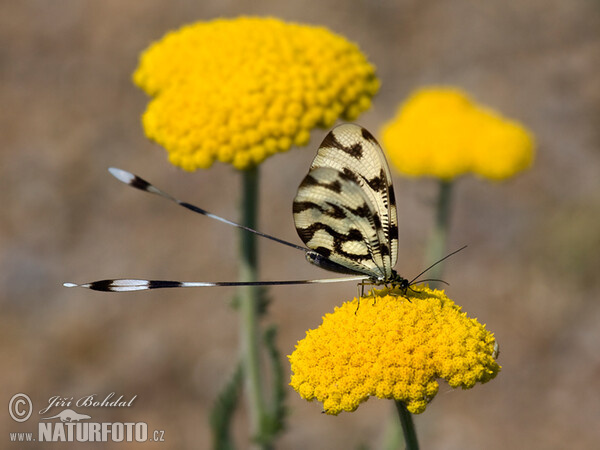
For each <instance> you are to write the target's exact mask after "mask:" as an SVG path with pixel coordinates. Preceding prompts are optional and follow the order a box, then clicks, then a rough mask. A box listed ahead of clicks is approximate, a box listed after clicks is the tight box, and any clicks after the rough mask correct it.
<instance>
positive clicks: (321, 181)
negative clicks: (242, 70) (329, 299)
mask: <svg viewBox="0 0 600 450" xmlns="http://www.w3.org/2000/svg"><path fill="white" fill-rule="evenodd" d="M109 171H110V173H111V174H112V175H113V176H114V177H115V178H117V179H118V180H119V181H121V182H123V183H125V184H127V185H129V186H131V187H134V188H136V189H140V190H142V191H146V192H149V193H151V194H155V195H159V196H161V197H163V198H166V199H168V200H170V201H172V202H175V203H177V204H179V205H180V206H183V207H184V208H187V209H189V210H191V211H193V212H196V213H199V214H203V215H205V216H207V217H210V218H212V219H215V220H218V221H220V222H223V223H225V224H227V225H231V226H234V227H237V228H241V229H243V230H246V231H248V232H251V233H255V234H257V235H258V236H262V237H264V238H267V239H271V240H273V241H275V242H279V243H280V244H284V245H287V246H289V247H292V248H295V249H297V250H300V251H302V252H304V254H305V257H306V259H307V260H308V261H309V262H310V263H312V264H314V265H316V266H319V267H322V268H323V269H326V270H329V271H332V272H337V273H342V274H346V275H351V276H347V277H337V278H325V279H317V280H281V281H255V282H241V281H239V282H238V281H220V282H204V281H167V280H141V279H109V280H100V281H93V282H90V283H85V284H75V283H64V286H66V287H83V288H88V289H93V290H97V291H110V292H124V291H139V290H146V289H158V288H174V287H207V286H248V285H250V286H266V285H292V284H313V283H337V282H345V281H357V282H359V286H362V287H363V288H364V286H365V285H387V286H392V287H400V289H401V290H402V291H403V292H405V291H406V290H407V289H408V288H409V287H410V286H411V285H412V284H414V283H415V280H416V279H417V278H418V277H420V276H421V275H422V274H423V273H425V272H426V271H427V270H429V268H431V267H433V265H432V266H431V267H429V268H428V269H426V270H425V271H423V272H421V273H420V274H419V275H417V277H415V278H413V279H412V280H411V281H409V280H407V279H406V278H403V277H402V276H400V275H399V274H398V273H397V272H396V271H395V270H394V266H395V264H396V260H397V258H398V219H397V213H396V200H395V197H394V187H393V185H392V178H391V173H390V169H389V166H388V164H387V161H386V159H385V156H384V154H383V150H382V149H381V147H380V146H379V144H378V143H377V141H376V140H375V138H374V137H373V135H372V134H371V133H369V132H368V131H367V130H366V129H364V128H362V127H360V126H358V125H355V124H342V125H339V126H337V127H336V128H334V129H333V130H332V131H331V132H330V133H329V134H328V135H327V136H326V137H325V139H324V140H323V143H322V144H321V145H320V147H319V149H318V151H317V155H316V156H315V159H314V160H313V162H312V164H311V166H310V169H309V171H308V174H307V175H306V177H305V178H304V180H303V181H302V183H300V186H299V187H298V192H297V194H296V197H295V198H294V203H293V214H294V224H295V226H296V231H297V232H298V235H299V236H300V239H302V241H303V242H304V243H305V244H306V247H302V246H299V245H296V244H294V243H291V242H288V241H285V240H283V239H279V238H277V237H274V236H271V235H268V234H265V233H262V232H260V231H256V230H253V229H251V228H248V227H245V226H243V225H240V224H237V223H235V222H232V221H230V220H227V219H224V218H222V217H219V216H217V215H215V214H212V213H210V212H208V211H206V210H204V209H202V208H199V207H197V206H194V205H192V204H190V203H187V202H184V201H181V200H178V199H176V198H175V197H172V196H171V195H170V194H168V193H166V192H164V191H161V190H160V189H158V188H156V187H155V186H153V185H152V184H150V183H148V182H147V181H145V180H143V179H142V178H140V177H138V176H136V175H134V174H132V173H130V172H127V171H124V170H121V169H116V168H110V169H109ZM463 248H464V247H463ZM460 250H462V249H460ZM460 250H457V251H460ZM454 253H456V252H453V253H451V254H450V255H448V256H446V257H445V258H443V259H442V260H440V261H438V262H436V263H435V264H438V263H439V262H441V261H443V260H444V259H446V258H448V257H449V256H451V255H453V254H454ZM435 264H434V265H435ZM422 281H441V280H422Z"/></svg>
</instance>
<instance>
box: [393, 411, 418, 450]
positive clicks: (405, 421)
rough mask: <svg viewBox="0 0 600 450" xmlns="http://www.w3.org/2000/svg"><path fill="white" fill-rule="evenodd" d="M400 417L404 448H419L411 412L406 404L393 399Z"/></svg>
mask: <svg viewBox="0 0 600 450" xmlns="http://www.w3.org/2000/svg"><path fill="white" fill-rule="evenodd" d="M394 403H395V404H396V409H397V410H398V417H400V424H401V425H402V431H403V432H404V443H405V445H406V446H405V448H406V450H419V442H418V441H417V432H416V430H415V424H414V423H413V419H412V414H411V413H409V412H408V410H407V409H406V405H404V403H402V402H400V401H394Z"/></svg>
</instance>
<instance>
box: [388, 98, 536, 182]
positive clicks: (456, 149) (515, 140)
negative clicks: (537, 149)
mask: <svg viewBox="0 0 600 450" xmlns="http://www.w3.org/2000/svg"><path fill="white" fill-rule="evenodd" d="M382 140H383V144H384V147H385V148H386V149H387V151H388V154H389V157H390V161H391V163H392V164H393V165H394V166H395V167H396V169H398V171H400V172H401V173H403V174H405V175H409V176H433V177H437V178H440V179H443V180H451V179H453V178H455V177H457V176H459V175H463V174H466V173H474V174H477V175H479V176H482V177H485V178H488V179H492V180H502V179H505V178H509V177H511V176H513V175H515V174H517V173H518V172H520V171H522V170H524V169H527V168H528V167H529V166H530V165H531V164H532V162H533V157H534V139H533V136H532V134H531V133H530V132H529V131H528V130H527V129H526V128H525V127H524V126H522V125H521V124H519V123H517V122H515V121H513V120H509V119H507V118H504V117H502V116H501V115H500V114H498V113H496V112H494V111H492V110H490V109H487V108H485V107H483V106H479V105H477V104H476V103H475V102H473V101H472V100H471V99H470V98H469V97H468V96H467V94H466V93H464V92H462V91H460V90H458V89H453V88H424V89H421V90H418V91H417V92H415V93H414V94H413V95H411V96H410V97H409V98H408V100H406V102H405V103H404V104H403V105H402V106H401V107H400V109H399V110H398V113H397V115H396V117H395V118H394V119H392V120H391V121H390V122H388V123H387V124H386V125H385V126H384V127H383V129H382Z"/></svg>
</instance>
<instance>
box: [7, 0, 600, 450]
mask: <svg viewBox="0 0 600 450" xmlns="http://www.w3.org/2000/svg"><path fill="white" fill-rule="evenodd" d="M251 3H252V6H246V3H245V2H240V1H229V2H219V1H173V2H160V1H129V2H122V1H116V0H110V1H95V2H92V1H79V0H63V1H52V2H51V1H23V2H10V1H4V2H2V3H1V4H0V40H1V46H0V99H1V108H0V130H1V135H2V145H1V146H0V155H1V159H0V196H1V197H0V202H1V208H2V213H1V215H0V311H1V313H0V336H1V338H0V358H1V363H2V372H1V378H0V404H2V405H4V406H2V409H3V411H4V413H3V414H2V417H3V420H2V422H1V426H0V431H1V432H0V447H2V448H11V447H10V444H9V442H8V436H7V434H8V432H9V431H33V430H35V429H36V427H37V421H38V420H37V419H38V418H39V415H38V414H37V411H39V409H41V408H42V407H43V406H45V404H46V402H47V399H48V398H49V397H51V396H55V395H61V396H66V397H75V398H78V397H80V396H83V395H90V394H98V395H99V396H100V397H103V396H105V395H107V394H108V393H110V392H116V393H117V395H120V394H124V395H125V396H126V397H131V396H133V395H137V396H138V397H137V399H136V401H135V404H134V406H133V407H132V408H126V409H121V410H113V409H105V410H92V411H93V414H92V416H93V418H94V419H96V420H99V421H121V422H126V421H133V422H146V423H148V425H149V427H150V429H162V430H165V431H166V435H165V439H166V443H165V444H163V445H162V446H161V448H209V446H210V434H209V429H208V425H207V421H208V417H207V416H208V413H209V411H210V408H211V405H212V403H213V401H214V400H215V397H216V395H217V392H218V391H219V390H220V389H221V387H222V385H223V382H224V380H225V379H226V378H227V377H229V375H230V373H231V371H232V369H233V367H234V365H235V361H236V359H237V356H238V331H237V315H236V313H235V312H234V311H233V310H232V309H231V307H230V305H229V299H230V298H231V297H232V296H233V295H234V291H233V290H231V289H229V288H223V289H204V290H170V291H154V292H142V293H130V294H120V295H119V294H103V293H96V292H91V291H85V290H74V289H73V290H67V289H65V288H63V287H62V283H63V282H64V281H75V282H85V281H90V280H94V279H102V278H109V277H123V276H128V277H154V278H163V279H182V280H233V279H235V278H236V262H235V261H236V244H237V235H236V233H235V231H234V230H232V229H229V228H228V227H226V226H224V225H221V224H219V223H216V222H215V223H213V221H211V220H209V219H206V218H203V217H199V216H198V217H196V216H194V215H193V214H191V213H189V212H187V211H185V210H183V209H182V208H178V207H176V206H174V205H172V204H169V203H168V202H165V201H162V200H161V199H159V198H155V197H151V196H149V195H146V194H143V193H141V192H138V191H134V190H132V189H129V188H127V187H125V186H123V185H122V184H120V183H118V182H117V181H115V180H114V179H113V178H112V177H110V176H109V174H108V172H107V171H106V169H107V167H109V166H117V167H121V168H124V169H127V170H131V171H134V172H135V173H137V174H139V175H141V176H143V177H144V178H147V179H148V180H150V181H152V182H153V183H155V184H156V185H158V186H159V187H161V188H164V189H165V190H167V191H169V192H171V193H173V194H174V195H176V196H178V197H180V198H183V199H185V200H187V201H189V202H192V203H195V204H197V205H200V206H202V207H204V208H206V209H208V210H210V211H213V212H215V213H217V214H221V215H223V216H225V217H228V218H232V219H234V220H235V219H236V218H237V215H238V208H237V204H238V201H239V187H240V177H239V175H238V174H237V173H235V172H234V171H233V170H232V169H230V168H229V167H226V166H223V165H216V166H215V167H214V168H212V169H210V170H208V171H202V172H197V173H193V174H189V173H184V172H182V171H180V170H178V169H176V168H174V167H172V166H170V165H169V164H168V163H167V160H166V152H164V151H163V150H162V149H161V148H159V147H158V146H156V145H154V144H152V143H151V142H149V141H147V140H146V139H145V138H144V135H143V131H142V128H141V125H140V114H141V113H142V112H143V110H144V108H145V105H146V101H147V98H146V97H145V96H144V94H143V93H142V92H141V91H139V90H138V89H136V88H135V87H134V86H133V84H132V83H131V80H130V77H131V73H132V72H133V70H134V68H135V66H136V64H137V58H138V54H139V52H140V51H141V50H143V49H144V48H145V47H146V46H147V45H148V44H149V43H150V42H151V41H153V40H156V39H159V38H161V37H162V36H163V34H164V33H166V32H167V31H168V30H171V29H174V28H178V27H179V26H181V25H183V24H185V23H188V22H191V21H196V20H210V19H213V18H216V17H221V16H225V17H233V16H236V15H240V14H256V15H273V16H276V17H279V18H282V19H285V20H291V21H298V22H304V23H309V24H317V25H324V26H327V27H329V28H330V29H332V30H333V31H335V32H338V33H341V34H344V35H345V36H346V37H347V38H349V39H350V40H352V41H355V42H357V43H358V44H359V45H360V47H361V48H362V49H363V51H364V52H365V53H366V54H367V55H368V57H369V58H370V60H371V61H372V62H373V63H374V64H375V65H376V67H377V68H378V74H379V76H380V78H381V81H382V88H381V91H380V94H379V95H378V96H377V97H376V99H375V101H374V107H373V109H372V110H370V111H369V112H367V113H365V114H364V115H363V116H362V117H361V118H360V119H359V120H358V122H359V123H361V124H362V125H364V126H366V127H367V128H369V129H370V130H371V131H373V132H374V133H375V134H376V135H378V133H379V128H380V126H381V125H382V124H383V122H384V121H386V120H388V119H389V118H390V117H391V116H392V115H393V114H394V113H395V110H396V108H397V105H398V104H399V103H400V102H401V101H403V100H404V99H405V98H406V96H407V95H408V94H409V93H410V92H411V91H412V90H413V89H415V88H417V87H420V86H423V85H428V84H451V85H456V86H459V87H461V88H464V89H466V90H467V91H469V92H470V93H471V94H472V95H473V96H474V97H475V98H476V99H477V100H478V101H480V102H481V103H483V104H486V105H489V106H490V107H493V108H495V109H497V110H499V111H501V112H503V113H504V114H505V115H507V116H509V117H512V118H515V119H517V120H520V121H522V122H523V123H525V124H526V125H527V126H528V127H530V128H531V129H532V131H533V132H534V133H535V135H536V136H537V140H538V144H539V147H538V155H537V160H536V162H535V165H534V167H533V168H532V169H531V170H530V171H528V172H526V173H524V174H522V175H520V176H518V177H517V178H515V179H514V180H511V181H509V182H506V183H503V184H494V185H493V184H490V183H487V182H482V181H479V180H476V179H474V178H471V177H469V178H465V179H462V180H460V182H459V183H458V185H457V188H456V190H455V194H456V195H455V197H454V198H455V203H454V209H453V217H452V231H451V238H450V242H449V248H451V249H454V248H457V247H458V246H461V245H463V244H468V245H469V248H468V249H467V250H466V251H464V252H462V253H460V254H459V255H457V256H456V257H453V258H452V260H451V261H450V262H449V264H448V265H447V266H446V271H445V275H444V278H445V279H446V280H448V281H449V282H450V284H451V286H450V287H449V288H448V289H447V292H448V294H449V295H450V297H451V298H453V299H454V300H455V301H456V302H457V303H459V304H461V305H462V306H463V308H464V311H465V312H467V313H468V314H469V315H470V316H472V317H477V318H478V319H479V320H480V321H481V322H483V323H486V324H487V327H488V328H489V329H490V330H491V331H493V332H494V333H495V334H496V336H497V339H498V341H499V343H500V347H501V356H500V363H501V364H502V366H503V370H502V372H501V373H500V374H499V376H498V377H497V378H496V379H495V380H493V381H492V382H490V383H489V384H486V385H478V386H476V387H475V388H474V389H472V390H469V391H464V392H463V391H453V390H451V389H450V388H448V387H447V386H446V385H445V384H442V385H441V388H440V392H439V394H438V396H437V397H436V398H435V400H434V401H433V402H432V404H431V405H430V406H429V407H428V409H427V411H426V412H425V413H424V414H422V415H420V416H417V417H416V425H417V430H418V433H419V437H420V440H421V444H422V448H426V449H428V448H442V449H481V448H486V449H506V448H523V449H525V448H543V449H575V448H577V449H582V448H592V447H595V446H597V445H598V443H599V442H600V428H599V427H598V423H599V422H600V350H599V344H600V302H599V301H598V300H599V297H600V282H599V281H598V273H599V270H600V150H599V148H600V78H599V75H598V74H599V72H600V3H598V2H597V1H592V0H571V1H569V2H564V1H558V0H551V1H543V0H527V1H522V2H503V1H500V0H493V1H487V2H477V1H458V0H457V1H431V2H421V1H417V0H402V1H391V0H388V1H379V2H378V1H359V0H355V1H335V0H320V1H318V2H317V1H314V2H278V1H267V0H262V1H256V2H251ZM324 134H325V131H323V132H316V133H315V134H314V136H313V140H312V141H311V144H310V146H309V147H305V148H302V149H293V150H292V151H291V152H289V153H288V154H285V155H278V156H275V157H273V158H271V159H269V160H268V161H267V162H266V163H265V164H263V165H262V167H261V174H262V184H261V198H262V200H263V202H262V205H261V210H260V216H261V219H260V222H261V226H260V229H261V230H262V231H264V232H267V233H271V234H274V235H276V236H279V237H281V238H284V239H287V240H292V241H293V242H298V243H300V240H299V238H298V237H297V236H296V233H295V230H294V227H293V221H292V215H291V202H292V199H293V196H294V194H295V191H296V188H297V185H298V183H299V182H300V180H301V179H302V178H303V177H304V175H305V172H306V170H307V168H308V166H309V163H310V161H311V159H312V157H313V156H314V152H315V150H316V147H317V146H318V144H319V143H320V141H321V139H322V138H323V136H324ZM395 184H396V192H397V194H396V196H397V198H398V202H399V208H400V218H399V220H400V239H401V241H400V247H401V248H400V260H399V265H398V267H397V269H398V270H399V271H400V273H402V274H404V275H406V276H410V275H411V274H416V273H418V271H420V270H421V269H422V268H423V266H424V257H423V255H424V250H425V245H426V240H427V236H428V230H429V228H430V225H431V223H432V209H431V204H432V201H433V199H434V194H435V183H434V182H433V181H431V180H406V179H402V178H401V177H399V176H398V177H396V179H395ZM261 272H262V278H263V279H286V278H298V279H302V278H313V277H322V276H323V275H324V273H323V272H322V271H320V270H318V269H317V268H314V267H311V266H310V265H308V264H307V263H306V262H305V261H304V259H303V258H302V257H301V255H299V254H297V252H295V251H294V250H292V249H288V248H286V247H283V246H278V245H276V244H274V243H271V242H261ZM355 292H356V290H355V287H354V286H353V285H352V284H349V285H348V284H345V285H336V286H299V287H278V288H273V289H271V290H270V295H271V297H272V299H273V303H272V305H271V315H270V317H269V319H268V323H276V324H278V325H279V327H280V335H279V338H278V343H279V347H280V350H281V351H282V353H283V354H284V355H287V354H290V353H291V352H292V351H293V349H294V344H295V343H296V341H297V340H299V339H301V338H303V337H304V334H305V332H306V330H308V329H310V328H315V327H317V326H318V325H319V324H320V322H321V316H322V315H323V314H325V313H327V312H330V311H332V310H333V308H334V306H335V305H339V304H340V303H342V302H343V301H345V300H347V299H350V298H351V297H352V296H353V295H354V294H355ZM285 367H286V370H287V371H288V372H289V366H288V365H287V363H286V364H285ZM18 392H24V393H27V394H28V395H29V396H30V397H31V398H32V400H33V402H34V416H33V417H32V419H30V420H29V422H25V423H24V424H17V423H15V422H13V421H12V420H11V419H10V418H9V416H8V415H7V408H6V405H7V404H8V402H9V400H10V398H11V397H12V396H13V394H15V393H18ZM288 394H289V395H288V402H289V403H288V404H289V407H290V410H291V416H290V419H289V421H288V428H287V431H286V432H285V434H284V435H283V436H282V437H281V439H280V440H279V441H278V446H279V447H280V448H283V449H304V448H357V447H358V446H359V445H365V446H368V447H369V448H378V447H379V446H380V445H381V443H382V441H383V432H384V428H385V427H384V426H383V423H384V422H385V421H386V420H387V418H388V417H389V416H390V415H391V413H392V405H391V402H389V401H383V400H377V399H371V400H370V401H368V402H367V403H365V404H363V405H361V406H360V408H359V409H358V410H357V411H356V412H354V413H342V414H341V415H340V416H338V417H328V416H325V415H323V414H321V413H320V405H319V404H318V403H307V402H305V401H304V400H301V399H300V398H299V396H298V395H297V394H296V393H295V392H294V391H292V390H291V388H290V390H289V393H288ZM75 409H76V410H77V408H75ZM82 412H84V411H82ZM88 412H89V411H88ZM245 422H246V416H245V413H241V414H238V415H237V416H236V419H235V430H236V436H237V438H238V442H241V443H245V442H247V441H246V439H247V431H246V430H247V427H246V424H245ZM134 446H135V445H134V444H132V445H126V444H118V443H117V444H112V447H111V445H110V444H109V445H107V446H106V448H122V447H127V448H131V447H134ZM244 446H245V444H244V445H240V448H244ZM67 447H68V448H88V447H91V445H90V444H88V445H82V444H77V443H73V444H69V445H65V446H64V448H67ZM141 447H143V448H155V447H159V446H158V445H152V444H149V443H146V444H143V445H140V448H141ZM12 448H20V449H23V448H38V445H37V444H31V445H30V446H29V447H28V446H27V445H25V444H19V445H14V447H12Z"/></svg>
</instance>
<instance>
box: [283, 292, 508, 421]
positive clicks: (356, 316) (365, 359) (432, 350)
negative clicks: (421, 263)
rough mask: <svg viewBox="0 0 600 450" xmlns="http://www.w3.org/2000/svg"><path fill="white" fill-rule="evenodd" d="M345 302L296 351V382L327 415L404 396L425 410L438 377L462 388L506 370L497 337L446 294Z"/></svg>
mask: <svg viewBox="0 0 600 450" xmlns="http://www.w3.org/2000/svg"><path fill="white" fill-rule="evenodd" d="M408 297H409V298H405V297H402V296H401V295H400V294H399V292H398V291H396V292H389V291H388V290H387V289H386V290H382V291H378V292H377V293H376V296H375V297H373V296H369V297H364V298H361V299H360V307H359V308H358V311H357V306H358V305H357V301H358V300H356V299H354V300H353V301H351V302H346V303H344V304H343V305H342V306H341V307H339V308H336V309H335V312H334V313H331V314H327V315H325V317H324V318H323V323H322V324H321V326H320V327H319V328H317V329H316V330H310V331H308V332H307V333H306V337H305V338H304V339H303V340H302V341H299V342H298V344H297V345H296V350H295V351H294V352H293V353H292V355H290V356H289V359H290V362H291V366H292V372H293V375H292V380H291V383H290V384H291V386H292V387H293V388H294V389H295V390H296V391H297V392H298V393H299V394H300V396H301V397H302V398H305V399H306V400H313V399H317V400H318V401H320V402H322V403H323V409H324V411H325V412H326V413H327V414H334V415H337V414H339V413H340V412H341V411H354V410H355V409H356V408H358V406H359V404H360V403H361V402H364V401H366V400H367V399H368V398H369V397H370V396H376V397H378V398H388V399H395V400H398V401H402V402H403V403H404V404H405V405H406V407H407V409H408V410H409V411H410V412H411V413H413V414H418V413H421V412H423V411H425V407H426V406H427V404H428V403H429V402H430V401H431V400H432V399H433V397H434V396H435V394H436V393H437V391H438V388H439V385H438V382H437V379H438V378H443V379H445V380H446V381H447V382H448V384H449V385H450V386H451V387H453V388H455V387H459V386H460V387H462V388H463V389H468V388H471V387H473V386H474V385H475V383H477V382H479V383H485V382H487V381H489V380H491V379H492V378H494V377H495V376H496V375H497V374H498V372H499V371H500V366H499V365H498V363H497V362H496V360H495V356H496V352H495V350H494V345H495V339H494V336H493V334H492V333H490V332H488V331H487V330H486V329H485V325H481V324H480V323H478V322H477V320H475V319H470V318H468V317H467V315H466V314H465V313H461V311H460V307H459V306H457V305H456V304H455V303H454V302H452V300H450V299H449V298H448V297H446V295H445V294H444V292H443V291H439V290H430V289H429V288H426V287H420V288H416V292H412V293H411V294H410V295H408Z"/></svg>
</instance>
